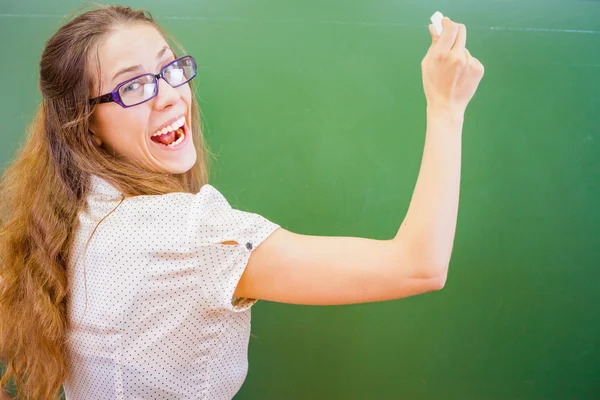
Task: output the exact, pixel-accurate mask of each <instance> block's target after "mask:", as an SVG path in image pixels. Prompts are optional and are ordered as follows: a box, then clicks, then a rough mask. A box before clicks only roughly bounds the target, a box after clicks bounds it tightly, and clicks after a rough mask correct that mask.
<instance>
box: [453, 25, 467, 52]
mask: <svg viewBox="0 0 600 400" xmlns="http://www.w3.org/2000/svg"><path fill="white" fill-rule="evenodd" d="M457 25H458V33H457V34H456V41H455V42H454V47H453V48H452V49H456V50H457V51H462V50H463V49H465V46H466V45H467V27H466V26H465V25H464V24H457Z"/></svg>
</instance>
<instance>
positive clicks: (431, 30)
mask: <svg viewBox="0 0 600 400" xmlns="http://www.w3.org/2000/svg"><path fill="white" fill-rule="evenodd" d="M429 33H430V34H431V45H432V46H435V44H436V43H437V41H438V39H439V38H440V37H439V36H438V34H437V32H436V31H435V27H434V26H433V24H429Z"/></svg>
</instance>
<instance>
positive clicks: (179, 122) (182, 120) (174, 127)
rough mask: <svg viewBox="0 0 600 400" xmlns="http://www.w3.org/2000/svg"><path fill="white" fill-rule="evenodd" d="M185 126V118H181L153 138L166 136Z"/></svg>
mask: <svg viewBox="0 0 600 400" xmlns="http://www.w3.org/2000/svg"><path fill="white" fill-rule="evenodd" d="M183 124H185V117H181V118H179V119H178V120H177V121H175V122H173V123H172V124H171V125H167V126H165V127H164V128H162V129H159V130H158V131H156V132H155V133H154V134H153V135H152V136H158V135H164V134H165V133H167V132H171V131H176V130H177V129H179V128H181V127H182V126H183Z"/></svg>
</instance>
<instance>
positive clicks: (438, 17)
mask: <svg viewBox="0 0 600 400" xmlns="http://www.w3.org/2000/svg"><path fill="white" fill-rule="evenodd" d="M443 19H444V15H443V14H442V13H441V12H439V11H436V12H435V14H433V15H432V16H431V23H432V24H433V27H434V28H435V32H436V33H437V34H438V36H439V35H441V34H442V30H443V29H442V20H443Z"/></svg>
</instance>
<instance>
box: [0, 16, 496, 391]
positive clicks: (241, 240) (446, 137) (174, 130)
mask: <svg viewBox="0 0 600 400" xmlns="http://www.w3.org/2000/svg"><path fill="white" fill-rule="evenodd" d="M443 27H444V31H443V33H442V34H441V36H439V37H438V35H437V34H436V33H435V31H434V30H433V27H432V26H430V27H429V29H430V33H431V36H432V44H431V47H430V48H429V51H428V52H427V55H426V56H425V58H424V59H423V62H422V73H423V84H424V90H425V95H426V99H427V130H426V143H425V149H424V155H423V161H422V166H421V171H420V173H419V177H418V181H417V185H416V188H415V191H414V194H413V197H412V200H411V204H410V207H409V210H408V212H407V214H406V216H405V218H404V220H403V222H402V224H401V226H400V228H399V230H398V233H397V235H395V237H394V238H392V239H389V240H371V239H363V238H353V237H315V236H306V235H299V234H295V233H292V232H289V231H287V230H285V229H282V228H281V227H279V225H277V224H275V223H273V222H271V221H268V220H267V219H265V218H263V217H261V216H259V215H256V214H252V213H247V212H242V211H239V210H234V209H232V208H231V207H230V206H229V204H228V203H227V201H226V200H225V199H224V198H223V196H222V195H221V194H220V193H219V192H218V191H217V190H216V189H215V188H214V187H212V186H210V185H209V184H207V176H208V174H207V166H206V162H207V150H206V149H205V145H204V142H203V139H202V134H201V132H200V125H199V118H198V115H199V114H198V108H197V104H196V102H195V100H194V97H193V95H192V89H191V87H190V85H191V84H192V83H193V78H194V77H195V75H196V64H195V60H194V59H193V57H192V56H190V55H187V54H185V53H183V52H177V51H176V50H175V49H174V48H173V46H172V45H170V44H169V42H167V40H166V36H165V34H164V32H163V31H162V30H161V28H160V27H159V26H158V25H157V24H156V23H155V22H154V21H153V20H152V18H151V16H150V15H149V14H148V13H145V12H141V11H135V10H131V9H129V8H126V7H119V6H115V7H106V8H101V9H98V10H93V11H90V12H87V13H84V14H82V15H80V16H78V17H76V18H75V19H73V20H72V21H70V22H69V23H67V24H66V25H64V26H63V27H62V28H60V29H59V30H58V32H57V33H56V34H55V35H54V36H52V37H51V38H50V40H49V41H48V42H47V44H46V47H45V49H44V52H43V54H42V59H41V63H40V87H41V91H42V95H43V101H42V105H41V108H40V110H39V112H38V114H37V116H36V118H35V121H34V123H33V124H32V128H31V132H30V136H29V139H28V141H27V143H26V144H25V146H24V147H23V149H22V150H21V152H20V153H19V154H18V156H17V159H16V161H15V162H14V163H13V164H12V166H11V167H10V168H9V169H8V170H7V171H6V172H5V174H4V176H3V178H2V186H1V192H0V196H1V198H0V202H1V204H2V205H3V207H2V211H3V213H4V214H3V216H2V220H1V228H0V229H1V230H0V259H1V266H0V267H1V270H0V276H1V278H2V290H1V296H0V307H1V308H0V327H1V346H0V351H1V354H2V357H3V359H4V360H5V361H6V363H7V365H6V367H7V370H6V373H5V375H4V377H3V379H2V381H1V382H0V384H1V385H2V386H5V385H6V383H7V382H8V379H10V378H11V377H12V378H13V379H14V382H15V383H16V385H17V388H18V391H19V393H20V394H21V395H23V396H24V397H26V398H35V399H50V398H56V397H57V394H58V392H59V389H60V387H61V385H62V384H63V383H64V389H65V394H66V397H67V399H69V398H73V399H92V398H93V399H98V400H100V399H133V398H144V399H163V400H164V399H182V398H187V399H191V398H207V399H228V398H231V397H232V396H233V395H234V394H235V393H236V392H237V391H238V389H239V388H240V386H241V384H242V383H243V381H244V378H245V376H246V370H247V345H248V339H249V333H250V308H251V306H252V305H253V304H254V303H255V302H256V301H257V299H262V300H269V301H275V302H284V303H295V304H322V305H323V304H328V305H332V304H351V303H363V302H374V301H383V300H390V299H398V298H402V297H406V296H411V295H415V294H419V293H424V292H428V291H433V290H439V289H441V288H442V287H443V286H444V284H445V280H446V275H447V270H448V264H449V261H450V255H451V250H452V244H453V240H454V231H455V226H456V218H457V209H458V197H459V181H460V159H461V134H462V124H463V118H464V112H465V109H466V107H467V104H468V103H469V101H470V99H471V98H472V96H473V95H474V93H475V91H476V88H477V86H478V84H479V82H480V80H481V79H482V77H483V73H484V68H483V66H482V65H481V63H480V62H479V61H477V60H476V59H475V58H474V57H472V56H471V55H470V54H469V52H468V51H467V49H466V48H465V44H466V29H465V27H464V25H462V24H457V23H455V22H452V21H450V20H449V19H447V18H446V19H445V20H444V22H443Z"/></svg>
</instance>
